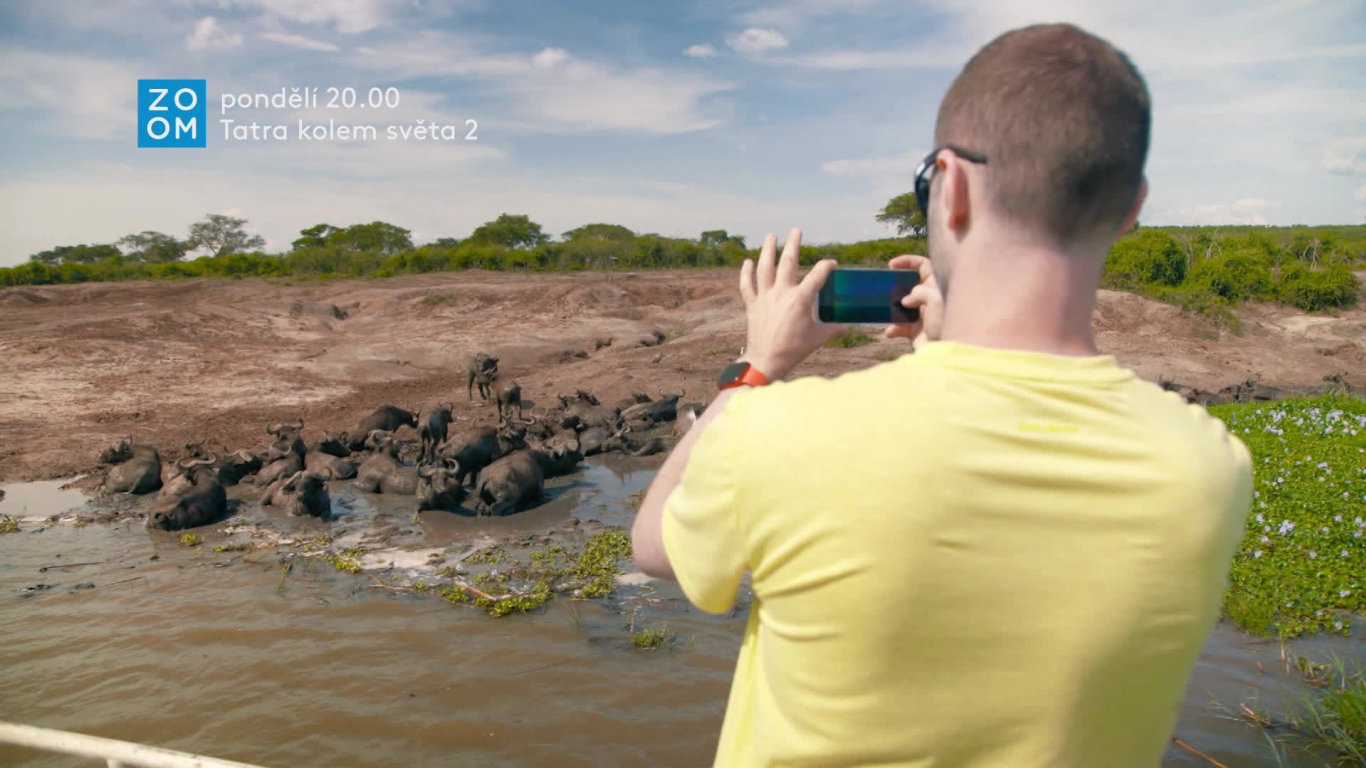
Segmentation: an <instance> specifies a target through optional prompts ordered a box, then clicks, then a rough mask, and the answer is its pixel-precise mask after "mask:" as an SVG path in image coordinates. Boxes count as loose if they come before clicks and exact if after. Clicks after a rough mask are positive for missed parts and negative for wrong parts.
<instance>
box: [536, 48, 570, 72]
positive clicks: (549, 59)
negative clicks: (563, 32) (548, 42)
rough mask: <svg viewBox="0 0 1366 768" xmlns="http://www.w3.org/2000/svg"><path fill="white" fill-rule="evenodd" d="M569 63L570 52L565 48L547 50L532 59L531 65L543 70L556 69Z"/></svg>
mask: <svg viewBox="0 0 1366 768" xmlns="http://www.w3.org/2000/svg"><path fill="white" fill-rule="evenodd" d="M566 61H569V51H566V50H565V49H563V48H546V49H545V50H543V51H541V52H540V53H537V54H536V55H535V56H532V57H531V63H532V64H534V65H535V66H537V67H540V68H541V69H554V68H555V67H557V66H559V65H561V64H563V63H565V62H566Z"/></svg>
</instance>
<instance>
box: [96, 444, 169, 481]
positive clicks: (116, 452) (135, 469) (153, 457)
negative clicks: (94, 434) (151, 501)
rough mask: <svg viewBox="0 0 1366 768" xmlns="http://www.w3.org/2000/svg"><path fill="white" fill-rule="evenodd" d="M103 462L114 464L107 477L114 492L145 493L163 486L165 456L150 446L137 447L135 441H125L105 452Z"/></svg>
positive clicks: (106, 479) (101, 459) (105, 478)
mask: <svg viewBox="0 0 1366 768" xmlns="http://www.w3.org/2000/svg"><path fill="white" fill-rule="evenodd" d="M100 461H102V462H104V463H105V464H113V465H114V466H112V467H110V468H109V471H108V472H107V473H105V476H104V485H105V487H106V488H108V489H109V490H111V491H119V492H121V493H139V494H141V493H151V492H152V491H155V490H157V489H158V488H160V487H161V454H159V453H157V449H156V448H153V447H152V446H150V445H134V444H133V441H132V438H125V439H123V440H120V441H119V443H118V444H117V445H115V446H113V447H111V448H107V449H105V451H104V452H103V453H101V454H100Z"/></svg>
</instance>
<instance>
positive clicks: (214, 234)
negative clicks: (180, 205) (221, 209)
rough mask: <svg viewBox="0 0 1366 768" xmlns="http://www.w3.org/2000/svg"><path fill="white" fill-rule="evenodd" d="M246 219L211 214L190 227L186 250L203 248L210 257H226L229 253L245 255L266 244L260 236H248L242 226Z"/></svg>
mask: <svg viewBox="0 0 1366 768" xmlns="http://www.w3.org/2000/svg"><path fill="white" fill-rule="evenodd" d="M246 223H247V220H246V219H239V218H235V217H233V216H224V215H223V214H221V213H211V214H209V215H208V216H205V217H204V220H203V221H197V222H195V223H194V224H191V225H190V237H189V239H188V240H187V241H186V243H187V245H188V250H192V251H195V250H199V249H200V248H203V249H205V250H207V251H208V252H209V254H210V255H212V256H226V255H228V254H230V253H245V252H246V251H249V250H251V249H253V248H260V247H261V246H263V245H265V244H266V241H265V238H263V237H261V236H260V235H249V234H247V232H246V230H244V229H242V225H243V224H246Z"/></svg>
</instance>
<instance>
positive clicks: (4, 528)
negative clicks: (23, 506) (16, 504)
mask: <svg viewBox="0 0 1366 768" xmlns="http://www.w3.org/2000/svg"><path fill="white" fill-rule="evenodd" d="M18 532H19V518H17V517H10V516H9V515H0V533H18Z"/></svg>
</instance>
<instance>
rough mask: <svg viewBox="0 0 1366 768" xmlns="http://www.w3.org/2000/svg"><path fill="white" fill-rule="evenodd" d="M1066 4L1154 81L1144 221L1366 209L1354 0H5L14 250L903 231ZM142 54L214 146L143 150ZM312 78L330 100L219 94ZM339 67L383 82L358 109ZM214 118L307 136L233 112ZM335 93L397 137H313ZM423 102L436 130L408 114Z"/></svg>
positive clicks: (9, 253) (20, 253)
mask: <svg viewBox="0 0 1366 768" xmlns="http://www.w3.org/2000/svg"><path fill="white" fill-rule="evenodd" d="M1055 21H1069V22H1072V23H1075V24H1078V25H1079V26H1081V27H1082V28H1084V29H1086V30H1088V31H1090V32H1093V33H1095V34H1098V35H1100V36H1102V37H1105V38H1106V39H1108V40H1110V41H1111V42H1112V43H1114V44H1115V45H1116V46H1118V47H1119V48H1120V49H1121V50H1123V51H1125V52H1126V53H1127V54H1128V55H1129V56H1130V58H1131V59H1132V60H1133V61H1134V63H1135V64H1136V65H1137V66H1138V68H1139V70H1140V71H1141V72H1142V73H1143V75H1144V77H1145V79H1146V81H1147V83H1148V87H1149V89H1150V91H1151V93H1152V97H1153V140H1152V146H1151V149H1150V153H1149V157H1148V166H1147V174H1148V179H1149V186H1150V191H1149V197H1148V200H1147V203H1146V205H1145V206H1144V209H1143V211H1142V213H1141V215H1140V221H1142V222H1143V223H1145V224H1154V225H1156V224H1172V225H1178V224H1273V225H1283V224H1296V223H1302V224H1344V223H1362V222H1363V221H1366V34H1363V33H1366V3H1362V2H1361V1H1360V0H1324V1H1323V2H1306V1H1301V0H1268V1H1261V0H1232V1H1231V0H1210V1H1209V2H1199V3H1196V2H1190V0H1181V1H1180V2H1176V1H1174V0H1106V2H1103V3H1101V2H1094V1H1093V0H1051V1H1045V0H980V2H971V3H968V2H953V1H951V0H757V1H754V2H719V1H713V0H695V1H694V2H663V1H660V2H640V1H639V0H615V1H611V2H590V1H589V0H576V1H575V2H572V3H569V2H563V1H561V2H552V1H551V0H537V1H534V2H523V1H521V0H501V1H500V2H494V0H449V1H447V2H440V1H438V0H333V1H331V2H327V1H324V0H159V1H157V0H7V1H6V2H4V3H2V4H0V75H3V76H0V146H3V147H4V148H5V150H4V152H3V153H0V228H2V229H3V232H4V237H2V238H0V265H12V264H16V263H20V262H22V261H25V260H26V259H28V257H29V256H30V255H31V254H33V253H36V252H38V251H41V250H45V249H48V248H52V247H55V246H58V245H72V244H77V243H108V242H114V241H117V240H118V239H119V238H121V237H123V236H124V235H126V234H129V233H133V232H140V231H143V230H156V231H161V232H165V233H167V234H171V235H173V236H176V237H182V238H183V237H185V236H186V231H187V229H188V227H189V225H190V224H191V223H193V222H195V221H197V220H200V219H202V218H203V217H204V216H205V215H206V214H210V213H221V214H228V215H232V216H237V217H240V218H244V219H246V220H247V222H248V223H247V229H248V230H249V231H250V232H253V233H257V234H260V235H261V236H263V237H264V238H265V240H266V244H267V245H266V250H268V251H282V250H287V249H288V248H289V244H290V241H291V240H293V239H294V238H296V237H298V232H299V230H301V229H304V228H307V227H310V226H313V225H315V224H319V223H324V222H325V223H329V224H332V225H334V226H347V225H350V224H356V223H364V222H370V221H376V220H380V221H387V222H389V223H392V224H396V225H398V226H401V227H404V228H407V229H409V230H411V231H412V236H413V240H414V242H415V243H419V244H420V243H423V242H430V241H432V240H435V239H437V238H440V237H456V238H463V237H466V236H468V235H469V233H470V232H471V231H472V230H473V229H474V228H475V227H477V226H478V225H479V224H481V223H483V222H485V221H489V220H491V219H494V218H496V217H497V216H498V215H499V214H501V213H514V214H526V215H528V216H530V217H531V218H532V220H534V221H536V222H539V223H540V224H541V225H542V226H543V227H544V228H545V231H546V232H547V233H549V234H551V235H555V236H558V235H560V234H561V233H563V232H566V231H568V230H570V229H573V228H575V227H578V226H580V225H583V224H586V223H590V222H607V223H613V224H622V225H625V226H627V227H630V228H631V229H633V230H635V231H637V232H641V233H644V232H657V233H660V234H663V235H668V236H680V237H697V236H698V234H699V233H701V232H702V231H703V230H710V229H725V230H727V231H729V232H730V233H731V234H740V235H743V236H745V237H746V238H747V240H748V242H749V243H750V244H751V245H757V243H758V242H759V241H760V240H761V238H762V237H763V235H764V234H765V233H767V232H779V233H781V232H785V231H786V230H787V229H788V228H790V227H794V226H797V227H801V228H802V229H803V231H804V234H805V239H806V241H807V242H814V243H826V242H850V241H854V240H861V239H868V238H875V237H885V236H888V235H890V234H891V232H890V231H889V230H888V228H887V227H886V226H885V225H882V224H879V223H877V222H876V221H875V220H874V216H875V215H876V213H877V212H878V211H879V210H880V209H881V207H882V206H883V205H884V204H885V203H886V202H887V200H888V199H889V198H891V197H892V196H894V195H897V194H899V193H902V192H905V191H908V190H909V189H910V187H911V174H912V172H913V170H914V168H915V166H916V164H917V162H918V161H919V159H920V158H921V157H922V156H923V155H924V153H925V152H926V151H927V150H928V149H929V142H930V140H931V138H932V132H933V124H934V117H935V112H936V110H937V107H938V104H939V100H940V99H941V98H942V96H943V94H944V92H945V90H946V89H947V88H948V86H949V84H950V83H951V82H952V80H953V77H954V76H955V75H956V74H957V72H958V70H959V69H960V68H961V67H962V65H963V64H964V63H965V62H966V61H967V59H968V58H969V57H970V56H971V55H972V53H973V52H975V51H976V50H977V49H978V48H980V47H981V46H982V45H984V44H986V43H987V42H989V41H990V40H991V39H992V38H994V37H996V36H997V35H999V34H1001V33H1002V32H1005V31H1007V30H1009V29H1013V28H1016V27H1019V26H1024V25H1026V24H1031V23H1039V22H1055ZM140 78H187V79H201V78H202V79H204V80H206V81H207V92H208V93H207V99H206V112H207V114H206V120H205V125H204V128H205V130H206V136H207V139H206V141H207V146H206V147H205V148H203V149H167V148H138V146H137V143H138V141H137V137H138V131H139V125H138V101H137V81H138V80H139V79H140ZM294 88H301V89H306V90H312V89H317V93H318V103H317V104H316V105H312V106H303V107H299V108H294V107H290V106H288V105H286V106H284V107H280V108H276V107H265V108H261V109H254V108H252V109H229V110H228V111H226V112H224V111H223V108H222V104H223V96H224V95H225V94H228V95H232V96H235V95H236V94H244V93H245V94H267V95H269V94H278V93H281V92H283V93H285V94H286V95H287V94H289V93H291V89H294ZM328 88H336V89H338V91H337V93H336V97H335V99H333V96H332V93H331V92H330V91H328V90H327V89H328ZM345 88H353V89H355V93H356V94H357V100H358V102H366V101H367V100H368V99H370V98H371V96H372V94H373V95H375V96H377V97H378V98H377V99H376V102H375V103H374V104H373V105H371V104H367V107H373V108H366V109H361V108H360V107H358V106H351V107H349V108H348V106H347V105H346V101H345V99H346V92H345V91H344V90H342V89H345ZM371 89H376V90H374V91H372V90H371ZM386 95H387V96H388V97H389V101H388V102H387V103H386V102H385V96H386ZM329 101H333V102H334V105H333V106H328V102H329ZM395 101H396V102H397V105H396V106H395V105H394V104H393V102H395ZM223 119H228V120H232V121H234V122H233V124H232V126H234V127H235V130H238V131H242V132H243V133H241V134H239V135H241V136H246V135H247V134H246V133H245V132H247V131H249V129H250V125H251V124H252V123H256V124H257V125H258V126H259V125H279V126H282V127H283V130H284V132H285V133H286V134H287V135H285V136H284V137H282V138H274V137H272V138H268V139H261V140H252V139H250V138H234V137H233V136H232V135H231V134H229V135H225V134H224V130H225V129H224V126H223V124H222V123H221V122H219V121H220V120H223ZM329 120H331V121H335V123H336V124H341V125H348V126H353V125H373V126H375V128H376V135H377V138H376V139H374V140H370V139H367V138H355V137H352V138H349V139H346V138H324V139H321V140H319V139H309V140H304V139H301V138H300V137H299V136H298V135H297V132H298V126H299V125H300V123H301V122H302V124H304V125H306V126H310V127H311V126H316V125H319V124H323V125H326V124H327V123H328V121H329ZM467 121H474V123H469V122H467ZM432 125H436V126H439V127H440V128H439V129H438V134H440V135H444V138H437V139H430V138H421V135H420V132H417V133H415V129H416V128H418V127H419V126H421V127H422V128H427V127H429V126H432ZM391 126H392V127H393V128H394V130H395V131H399V130H402V131H403V132H402V133H400V134H398V135H397V137H396V138H394V139H390V138H388V137H387V135H386V134H387V132H388V129H389V128H390V127H391ZM471 128H473V136H474V139H473V140H469V139H467V138H466V137H467V136H469V135H470V130H471ZM228 130H229V131H231V130H234V128H229V129H228ZM261 130H267V132H268V133H269V132H270V131H269V129H258V134H259V132H260V131H261Z"/></svg>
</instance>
